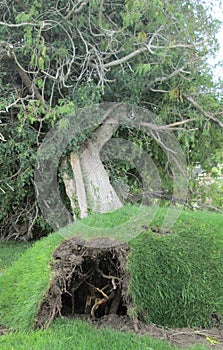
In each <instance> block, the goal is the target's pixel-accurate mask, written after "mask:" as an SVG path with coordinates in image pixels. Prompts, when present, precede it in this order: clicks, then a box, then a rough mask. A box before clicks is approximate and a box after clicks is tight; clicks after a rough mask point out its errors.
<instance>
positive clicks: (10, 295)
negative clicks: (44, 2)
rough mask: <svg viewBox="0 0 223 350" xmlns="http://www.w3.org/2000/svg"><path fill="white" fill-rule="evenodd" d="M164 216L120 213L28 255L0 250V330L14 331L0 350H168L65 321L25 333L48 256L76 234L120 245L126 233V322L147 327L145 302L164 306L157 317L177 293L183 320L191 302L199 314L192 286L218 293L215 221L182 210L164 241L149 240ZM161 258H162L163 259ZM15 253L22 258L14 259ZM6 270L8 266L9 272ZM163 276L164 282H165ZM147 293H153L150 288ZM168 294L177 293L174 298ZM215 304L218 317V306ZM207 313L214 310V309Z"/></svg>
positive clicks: (43, 288) (72, 229)
mask: <svg viewBox="0 0 223 350" xmlns="http://www.w3.org/2000/svg"><path fill="white" fill-rule="evenodd" d="M149 215H150V214H149ZM165 215H166V209H162V208H160V209H159V210H158V211H157V214H156V216H155V217H154V218H153V220H152V222H150V218H151V215H150V216H147V214H146V209H145V208H144V207H141V208H140V207H130V206H127V207H125V208H122V209H120V210H118V211H117V212H112V213H108V214H95V215H92V216H90V217H88V218H87V219H85V220H83V221H82V222H77V223H74V224H71V225H68V226H67V227H66V228H64V229H62V230H60V231H59V232H57V233H54V234H51V235H49V236H48V237H45V238H43V239H41V240H40V241H38V242H36V243H35V244H34V245H33V246H32V247H31V248H29V249H27V245H25V244H24V243H21V248H19V245H20V244H19V243H15V245H14V243H12V244H11V243H5V242H1V244H0V257H1V259H2V260H1V262H3V263H1V266H2V267H3V269H4V270H5V269H6V268H7V267H8V269H7V270H6V271H5V272H4V273H3V274H2V276H0V320H1V321H0V324H2V325H4V326H7V327H8V328H9V329H12V330H17V331H16V332H15V333H9V334H6V335H4V336H2V337H0V349H7V350H8V349H10V350H11V349H14V350H15V349H16V350H17V349H18V350H20V349H24V350H25V349H41V350H42V349H43V350H45V349H46V350H48V349H49V350H51V349H55V350H59V349H96V348H97V349H112V350H113V349H114V350H115V349H149V350H156V349H157V350H162V349H163V350H169V349H176V348H175V347H172V346H171V345H169V344H168V343H164V342H161V341H156V340H154V339H150V338H148V337H139V336H137V335H134V334H124V333H120V332H115V331H113V330H95V329H94V328H92V327H90V326H89V325H87V324H86V323H84V322H80V321H72V320H65V319H64V320H56V322H54V323H53V325H52V327H51V328H50V329H48V330H46V331H44V330H38V331H32V327H33V325H34V322H35V319H36V315H37V312H38V309H39V306H40V303H41V301H42V299H43V297H44V295H45V294H46V292H47V290H48V287H49V285H50V282H51V280H52V278H53V271H52V269H51V268H50V263H51V262H52V254H53V252H54V251H55V249H56V248H57V247H58V245H59V244H60V243H61V242H62V241H63V240H64V239H66V238H69V237H71V236H72V235H78V234H81V235H82V233H83V232H84V233H85V235H84V237H85V238H90V237H91V236H92V233H93V237H96V236H100V235H103V232H104V235H105V236H109V234H111V233H112V234H113V233H114V230H112V231H110V228H114V229H115V231H117V232H118V233H119V235H116V236H115V238H117V239H121V238H122V237H123V235H124V241H125V240H126V239H128V237H129V236H128V235H125V230H126V228H127V229H131V232H130V236H131V235H133V240H132V241H131V242H130V245H131V247H132V250H133V253H132V254H133V256H132V257H130V261H129V263H128V266H129V268H130V272H132V273H133V274H134V276H135V280H133V281H135V287H134V285H132V286H131V292H132V293H133V297H134V301H135V302H136V304H137V306H136V308H135V309H133V310H132V312H133V314H134V312H137V311H141V310H145V311H146V313H147V317H146V318H147V320H148V321H151V320H152V321H153V318H154V314H152V313H149V309H148V305H147V304H148V303H149V302H150V303H151V302H153V303H155V304H156V298H157V296H158V299H157V300H158V303H160V304H159V306H160V307H161V308H162V307H163V306H162V303H163V305H165V304H166V305H165V310H168V308H169V309H171V307H172V305H170V306H168V303H170V302H171V300H173V299H171V298H172V297H174V294H173V291H174V292H177V297H178V300H179V298H180V300H181V302H182V303H181V307H185V306H186V307H187V310H189V309H188V308H190V307H191V312H193V310H192V309H193V307H194V305H196V306H197V307H199V305H198V304H197V303H199V300H201V305H202V306H204V307H205V305H204V303H206V300H205V298H206V296H205V294H204V293H202V289H201V288H200V286H201V287H202V286H203V285H206V286H207V289H208V292H209V296H208V297H212V293H213V292H214V293H215V291H216V293H217V295H218V293H219V288H221V290H222V284H223V283H222V282H221V281H222V278H221V277H222V273H223V269H222V261H223V259H222V254H221V253H222V249H221V248H222V237H223V235H222V234H223V216H222V215H220V214H212V213H208V212H205V213H204V212H191V211H187V210H185V211H183V212H182V214H181V216H180V217H179V219H178V220H177V222H176V223H175V225H174V226H173V227H172V228H171V229H170V233H169V234H167V235H166V236H165V235H164V236H157V235H154V234H153V233H152V232H151V231H150V229H149V227H150V226H151V227H161V226H162V222H163V219H164V217H165ZM138 218H139V219H140V220H141V221H140V220H138ZM147 219H148V221H149V222H148V225H149V227H148V229H147V230H145V229H143V230H141V231H144V232H142V233H141V234H139V236H136V235H134V232H133V230H134V227H136V225H138V226H137V229H138V228H140V226H142V225H141V223H143V225H145V224H146V223H147V221H146V220H147ZM134 225H135V226H134ZM95 229H96V233H95ZM97 229H98V230H97ZM120 232H121V235H120ZM190 239H191V241H190ZM154 242H155V244H154ZM179 242H180V245H179V244H178V243H179ZM184 242H185V244H184ZM198 242H200V243H199V245H198V244H197V243H198ZM202 242H204V247H205V249H203V250H204V252H203V251H202V246H201V244H203V243H202ZM190 244H191V246H190ZM151 245H152V246H151ZM197 245H198V247H197ZM185 247H186V248H185ZM17 248H18V249H17ZM173 248H174V249H173ZM178 248H179V249H178ZM195 248H196V249H197V248H198V250H196V249H195ZM168 250H169V252H170V254H168ZM10 251H11V253H10ZM23 252H24V254H22V253H23ZM152 252H154V254H152ZM150 253H151V254H150ZM162 253H163V254H162ZM179 253H180V254H181V255H180V256H179ZM201 253H202V254H201ZM19 255H20V257H19ZM4 257H5V258H4ZM150 257H151V258H152V260H151V261H150ZM3 258H4V259H3ZM191 258H193V261H191ZM213 258H214V259H213ZM12 262H13V265H12V266H10V265H11V264H12ZM151 262H152V263H153V264H154V266H155V269H154V270H152V269H151V265H150V264H151ZM184 262H185V263H184ZM131 264H132V265H131ZM140 264H141V265H140ZM174 264H175V265H174ZM202 264H203V265H202ZM205 264H206V265H205ZM200 265H201V266H203V267H202V268H201V269H197V268H196V266H198V267H199V266H200ZM163 267H164V268H163ZM215 267H217V275H216V271H214V270H213V268H215ZM171 268H172V271H175V275H174V274H172V272H171ZM202 269H203V270H202ZM168 271H169V274H167V272H168ZM151 273H152V275H151ZM182 273H183V274H184V275H182ZM144 275H145V276H144ZM151 277H152V278H155V279H154V281H155V282H154V283H153V284H152V285H151V286H150V285H149V283H150V281H151ZM176 277H177V278H178V279H179V283H175V282H176ZM181 277H182V278H181ZM196 277H198V279H197V280H198V283H197V284H196V286H195V288H194V287H193V283H192V282H193V281H194V280H196ZM216 277H217V278H218V280H217V283H214V284H213V285H212V282H213V281H214V280H216ZM171 278H172V280H171ZM160 281H161V282H162V283H160ZM172 281H174V283H172ZM180 281H183V283H184V285H180ZM188 283H189V284H188ZM200 283H201V284H200ZM155 285H156V286H157V288H153V287H154V286H155ZM149 287H152V288H149ZM165 288H166V289H165ZM168 288H170V289H168ZM176 288H181V289H180V290H178V291H177V290H176ZM164 289H165V292H166V291H168V293H169V296H170V298H169V300H168V297H167V298H166V297H164V294H163V290H164ZM148 290H151V291H152V296H151V297H152V299H150V300H149V299H148V298H147V297H148ZM199 292H200V293H201V296H202V298H200V296H199ZM219 301H220V302H219V307H220V309H221V308H222V300H219ZM212 302H213V300H212ZM155 304H154V305H155ZM210 305H211V306H213V307H214V306H215V304H214V303H212V304H210ZM216 305H217V303H216ZM176 306H177V305H176ZM166 312H167V311H166ZM171 312H174V308H172V309H171ZM158 317H165V314H161V315H158ZM173 319H174V317H173ZM171 322H172V320H171ZM154 323H155V322H154ZM193 349H196V350H203V349H206V348H205V347H200V346H196V347H194V348H193Z"/></svg>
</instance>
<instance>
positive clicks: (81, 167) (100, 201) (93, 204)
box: [63, 118, 122, 220]
mask: <svg viewBox="0 0 223 350" xmlns="http://www.w3.org/2000/svg"><path fill="white" fill-rule="evenodd" d="M117 127H118V122H117V120H115V119H113V118H108V119H107V120H106V122H105V123H103V124H102V125H101V126H100V127H99V128H98V129H97V130H96V131H95V132H94V133H93V135H92V137H91V139H88V140H87V141H86V142H85V143H84V144H83V146H82V149H81V152H80V156H77V155H75V154H74V153H71V154H70V159H69V161H70V165H71V168H72V178H70V177H68V175H67V173H66V172H65V173H64V175H63V182H64V185H65V189H66V194H67V196H68V198H69V200H70V204H71V208H72V211H73V219H74V220H75V219H76V215H75V212H77V209H78V211H79V217H80V218H83V217H86V216H87V214H88V212H89V211H93V212H100V213H105V212H108V211H112V210H115V209H118V208H120V207H122V202H121V200H120V199H119V197H118V195H117V193H116V192H115V190H114V188H113V187H112V185H111V183H110V180H109V175H108V173H107V172H106V170H105V168H104V164H103V163H102V161H101V158H100V151H101V149H102V147H103V145H104V144H106V142H108V141H109V139H110V138H111V137H112V134H113V132H114V131H115V130H116V129H117ZM63 165H65V163H64V164H63ZM77 205H78V208H77Z"/></svg>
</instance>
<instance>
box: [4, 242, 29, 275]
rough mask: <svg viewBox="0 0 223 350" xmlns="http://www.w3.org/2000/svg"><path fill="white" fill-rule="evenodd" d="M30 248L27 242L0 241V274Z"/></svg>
mask: <svg viewBox="0 0 223 350" xmlns="http://www.w3.org/2000/svg"><path fill="white" fill-rule="evenodd" d="M30 246H31V244H30V243H27V242H13V241H10V242H4V241H0V272H3V271H4V270H5V269H6V268H7V267H9V266H11V265H12V264H13V262H15V261H16V260H17V259H18V258H19V257H20V256H21V255H22V254H23V253H24V252H25V250H26V249H27V248H29V247H30Z"/></svg>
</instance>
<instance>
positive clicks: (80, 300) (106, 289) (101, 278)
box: [37, 237, 129, 327]
mask: <svg viewBox="0 0 223 350" xmlns="http://www.w3.org/2000/svg"><path fill="white" fill-rule="evenodd" d="M128 253H129V249H128V247H127V245H125V244H120V242H117V245H115V243H114V241H111V240H109V239H98V240H91V241H84V240H82V239H80V238H77V237H76V238H72V239H68V240H66V241H64V242H63V243H62V244H61V245H60V247H59V248H58V249H57V250H56V251H55V253H54V259H55V261H54V263H53V265H52V268H53V269H54V271H55V278H54V279H53V281H52V283H51V286H50V288H49V290H48V293H47V295H46V297H45V299H44V300H43V302H42V305H41V307H40V311H39V314H38V322H37V325H38V326H45V327H47V326H49V324H50V323H51V321H52V320H53V319H54V318H55V317H56V316H57V315H59V316H62V317H63V316H66V317H75V316H77V315H86V316H88V317H90V318H91V319H92V320H96V319H98V318H100V317H102V316H104V315H108V314H117V315H125V314H126V313H127V309H128V298H127V288H128V284H129V276H128V274H127V272H126V257H127V255H128Z"/></svg>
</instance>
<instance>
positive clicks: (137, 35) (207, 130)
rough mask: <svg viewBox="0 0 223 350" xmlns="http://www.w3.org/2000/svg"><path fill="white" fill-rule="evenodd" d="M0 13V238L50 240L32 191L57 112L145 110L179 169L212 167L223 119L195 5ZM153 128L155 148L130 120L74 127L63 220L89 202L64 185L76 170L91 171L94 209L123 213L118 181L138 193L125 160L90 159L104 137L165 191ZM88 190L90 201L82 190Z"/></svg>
mask: <svg viewBox="0 0 223 350" xmlns="http://www.w3.org/2000/svg"><path fill="white" fill-rule="evenodd" d="M1 7H2V8H1V21H0V35H1V48H0V57H1V76H0V78H1V84H0V88H1V98H0V105H1V111H0V112H1V121H2V131H1V133H0V138H1V151H0V156H1V159H0V163H1V168H2V179H1V183H0V195H1V197H2V200H1V203H4V207H3V206H2V208H1V216H0V220H1V237H2V238H22V237H23V238H25V239H30V238H32V237H33V236H37V232H39V231H40V228H41V232H42V233H44V232H45V233H46V232H48V230H49V228H48V227H47V226H46V223H45V222H44V220H43V219H42V216H41V213H40V211H39V208H38V205H37V201H36V198H35V194H34V188H35V183H34V180H33V171H34V164H35V160H36V153H37V149H38V147H39V146H40V145H41V143H42V141H43V138H44V136H45V135H46V133H47V132H48V131H49V130H50V128H51V127H52V126H54V125H55V123H56V122H58V123H61V124H60V126H61V128H62V127H63V125H62V124H63V116H65V115H68V114H72V113H73V112H74V111H75V113H76V112H77V111H78V110H79V109H80V108H82V107H86V106H90V105H91V104H95V103H102V102H103V103H109V102H118V103H119V102H124V103H127V104H130V105H138V106H141V107H144V108H145V109H147V110H150V111H151V112H153V113H154V114H155V115H159V117H161V119H162V121H163V124H162V125H161V127H162V128H164V127H167V128H169V129H172V130H176V133H177V136H178V139H179V141H180V142H181V144H182V146H183V149H184V152H185V155H186V157H187V159H188V161H189V163H192V162H193V161H194V160H196V161H197V160H198V159H199V161H201V162H202V161H203V162H205V161H206V162H207V166H210V164H211V163H212V162H213V160H212V159H210V157H209V158H208V157H207V155H208V154H207V152H214V151H216V150H217V149H220V148H221V142H222V141H221V140H222V131H221V129H222V125H223V121H222V112H220V99H219V96H217V94H218V90H213V88H214V83H213V81H212V75H211V73H210V70H209V67H208V65H207V63H206V57H207V55H208V54H211V53H213V52H214V50H215V49H216V47H217V44H216V42H215V40H214V34H215V32H216V31H217V28H218V23H217V22H216V21H213V19H212V18H211V16H210V15H209V14H208V12H207V10H206V9H205V7H204V5H203V4H202V1H185V2H183V3H182V2H181V1H165V3H163V2H160V1H153V3H152V4H151V2H150V1H141V0H139V1H131V0H126V1H119V2H117V1H112V2H104V1H103V0H99V1H98V0H95V1H86V0H80V1H69V2H66V1H61V2H59V3H56V4H55V3H54V2H52V1H49V2H48V3H47V4H46V3H43V2H42V1H38V2H34V3H30V1H29V0H25V1H21V0H19V1H13V2H11V3H10V4H7V3H2V4H1ZM213 91H216V93H213ZM125 117H127V114H126V113H125ZM89 118H91V116H89ZM155 127H157V125H156V124H154V125H150V130H151V132H153V136H154V135H155V140H154V137H151V135H145V133H143V130H139V131H136V130H134V127H133V126H131V125H129V124H127V125H126V126H125V127H121V128H118V125H117V123H108V121H107V122H106V123H103V122H102V123H101V124H100V125H99V124H98V125H97V126H96V127H95V129H94V128H93V127H92V128H91V129H90V131H89V133H84V132H82V133H81V131H80V133H79V134H78V137H77V138H76V139H75V142H73V143H72V142H71V143H70V145H69V149H68V150H67V152H66V154H63V156H62V158H61V163H60V169H61V171H60V173H59V181H60V183H63V186H61V187H62V192H63V195H64V198H65V202H66V198H67V196H68V197H69V199H70V200H69V201H67V206H68V207H70V208H71V212H72V214H73V216H74V214H75V211H76V207H77V202H78V210H77V212H78V215H80V216H81V217H83V216H85V215H86V213H87V206H88V205H87V204H88V203H87V194H86V191H84V184H83V183H81V182H80V181H79V186H78V187H76V188H74V182H72V181H71V180H73V178H74V179H75V178H78V179H79V180H81V179H82V180H83V177H82V176H81V172H84V173H85V176H86V178H88V180H89V179H90V177H91V176H93V173H92V171H91V169H92V167H94V166H95V164H97V166H98V168H97V172H98V174H99V173H100V176H99V177H98V178H96V177H95V178H94V179H92V182H93V183H94V184H96V185H97V188H99V189H100V191H101V192H100V195H99V199H100V203H104V205H105V203H107V204H108V205H109V202H110V200H111V199H112V201H113V205H114V207H119V206H121V205H122V201H121V200H120V195H118V194H117V191H115V189H114V188H115V185H114V183H115V181H116V182H118V181H121V183H123V182H124V183H127V192H128V188H129V187H128V186H130V187H131V186H132V187H133V188H134V189H136V190H138V188H137V185H136V183H135V181H134V177H137V172H136V171H135V170H133V167H132V164H130V165H128V164H127V162H126V164H123V163H122V162H121V161H120V162H116V163H115V164H113V165H111V164H110V165H109V162H107V163H104V162H102V160H101V158H100V157H99V154H100V150H101V148H102V147H103V146H104V144H106V142H107V141H108V140H109V139H110V138H111V137H112V136H114V133H115V136H118V137H119V138H120V137H121V138H130V139H131V142H134V143H135V144H136V145H137V146H140V145H143V147H144V149H145V151H146V152H147V153H148V154H150V155H151V157H152V158H153V159H154V160H155V161H156V162H157V167H158V169H159V171H160V172H161V173H162V174H163V175H164V179H165V181H164V184H163V187H165V185H166V184H167V188H168V189H171V186H169V185H168V180H167V179H168V178H171V173H170V171H169V168H168V163H169V159H168V157H166V156H164V155H163V154H162V151H161V148H160V146H162V145H161V144H160V143H159V142H157V140H159V131H158V130H157V129H156V130H155V133H154V128H155ZM162 128H161V129H162ZM106 133H107V134H106ZM213 138H214V140H215V142H214V143H213ZM163 146H164V147H165V145H163ZM92 147H93V148H94V154H92V152H91V150H92ZM207 150H208V151H207ZM78 152H79V153H78ZM80 153H81V157H79V155H80ZM207 159H208V160H207ZM69 169H70V170H71V171H72V174H71V175H72V176H70V173H69V172H68V171H67V170H69ZM108 170H109V171H110V174H109V175H108ZM126 174H127V175H126ZM55 176H57V175H56V174H55ZM102 179H103V181H102ZM111 179H113V180H114V181H113V185H112V184H111ZM90 182H91V181H87V183H88V184H89V183H90ZM122 188H123V186H122ZM88 192H90V193H91V195H92V196H93V202H94V203H95V204H97V205H98V202H97V201H96V197H95V196H96V195H95V194H93V190H92V188H90V186H88ZM105 192H106V196H107V194H108V193H109V196H110V197H109V198H107V197H106V201H105V200H104V199H105ZM136 192H137V191H136ZM65 194H66V195H65ZM74 194H75V195H74ZM77 199H78V201H77ZM91 207H93V208H94V205H93V206H91ZM99 209H102V208H99ZM103 210H106V208H104V209H103ZM42 233H41V234H42ZM38 234H39V233H38ZM41 234H40V235H41Z"/></svg>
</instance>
